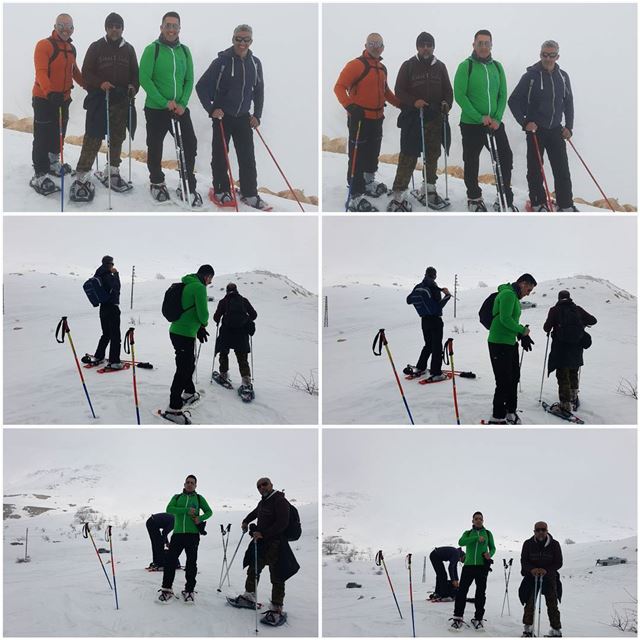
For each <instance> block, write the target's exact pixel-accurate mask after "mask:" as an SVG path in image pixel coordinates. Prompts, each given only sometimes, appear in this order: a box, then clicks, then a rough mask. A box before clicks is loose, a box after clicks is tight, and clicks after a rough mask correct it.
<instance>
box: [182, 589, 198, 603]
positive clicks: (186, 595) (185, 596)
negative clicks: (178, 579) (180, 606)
mask: <svg viewBox="0 0 640 640" xmlns="http://www.w3.org/2000/svg"><path fill="white" fill-rule="evenodd" d="M181 593H182V600H183V602H186V603H187V604H195V600H194V599H193V594H194V593H195V591H181Z"/></svg>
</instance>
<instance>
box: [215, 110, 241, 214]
mask: <svg viewBox="0 0 640 640" xmlns="http://www.w3.org/2000/svg"><path fill="white" fill-rule="evenodd" d="M218 122H219V123H220V135H221V136H222V148H223V149H224V159H225V160H226V162H227V173H228V174H229V191H231V194H232V195H233V206H234V207H235V209H236V212H237V211H238V198H237V195H236V185H235V182H234V181H233V175H232V174H231V162H230V161H229V147H228V146H227V138H226V136H225V135H224V125H223V124H222V118H219V119H218ZM234 144H235V142H234Z"/></svg>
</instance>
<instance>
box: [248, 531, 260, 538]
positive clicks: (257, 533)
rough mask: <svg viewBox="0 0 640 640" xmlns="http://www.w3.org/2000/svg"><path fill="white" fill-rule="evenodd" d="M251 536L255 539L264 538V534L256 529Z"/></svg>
mask: <svg viewBox="0 0 640 640" xmlns="http://www.w3.org/2000/svg"><path fill="white" fill-rule="evenodd" d="M251 537H252V538H253V539H254V540H262V534H261V533H260V532H259V531H254V532H253V535H252V536H251Z"/></svg>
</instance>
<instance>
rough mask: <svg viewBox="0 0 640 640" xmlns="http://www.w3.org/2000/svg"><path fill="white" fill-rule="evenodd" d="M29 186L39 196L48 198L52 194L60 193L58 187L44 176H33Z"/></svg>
mask: <svg viewBox="0 0 640 640" xmlns="http://www.w3.org/2000/svg"><path fill="white" fill-rule="evenodd" d="M29 186H30V187H31V188H32V189H35V191H36V192H37V193H39V194H40V195H41V196H50V195H51V194H52V193H58V192H59V191H60V187H59V186H58V185H57V184H56V183H55V182H54V181H53V180H52V179H51V178H49V177H48V176H46V175H44V174H42V175H40V176H33V178H31V180H29Z"/></svg>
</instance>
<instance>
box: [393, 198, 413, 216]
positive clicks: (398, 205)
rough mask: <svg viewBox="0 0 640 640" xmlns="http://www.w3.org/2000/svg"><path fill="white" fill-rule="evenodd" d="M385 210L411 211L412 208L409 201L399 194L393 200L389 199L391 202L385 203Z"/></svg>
mask: <svg viewBox="0 0 640 640" xmlns="http://www.w3.org/2000/svg"><path fill="white" fill-rule="evenodd" d="M387 211H389V212H391V213H394V212H398V211H413V208H412V207H411V203H410V202H409V201H408V200H406V199H403V198H402V196H399V198H397V199H396V198H395V197H394V199H393V200H391V202H390V203H389V204H388V205H387Z"/></svg>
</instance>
